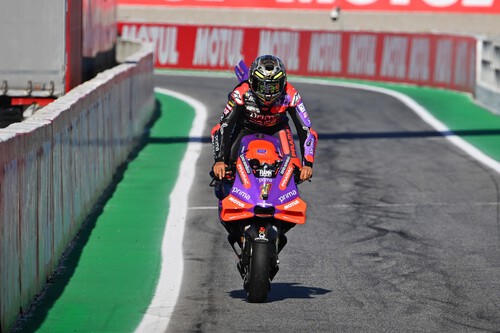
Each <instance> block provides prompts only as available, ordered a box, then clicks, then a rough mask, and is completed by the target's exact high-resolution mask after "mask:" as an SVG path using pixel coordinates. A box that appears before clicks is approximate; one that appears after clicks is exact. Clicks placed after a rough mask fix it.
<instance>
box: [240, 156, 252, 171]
mask: <svg viewBox="0 0 500 333" xmlns="http://www.w3.org/2000/svg"><path fill="white" fill-rule="evenodd" d="M240 159H241V163H243V166H244V167H245V171H246V172H247V174H251V173H252V169H251V168H250V165H249V164H248V161H247V159H246V157H245V154H241V155H240Z"/></svg>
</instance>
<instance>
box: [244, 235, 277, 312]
mask: <svg viewBox="0 0 500 333" xmlns="http://www.w3.org/2000/svg"><path fill="white" fill-rule="evenodd" d="M270 268H271V244H270V243H261V242H252V253H251V257H250V264H249V267H248V274H247V276H246V277H247V279H246V281H245V290H246V291H247V298H248V301H249V302H250V303H263V302H265V301H266V299H267V293H268V292H269V289H270V283H271V282H270V280H269V274H270Z"/></svg>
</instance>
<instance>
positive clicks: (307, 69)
mask: <svg viewBox="0 0 500 333" xmlns="http://www.w3.org/2000/svg"><path fill="white" fill-rule="evenodd" d="M119 31H120V34H121V35H122V36H123V37H125V38H132V39H136V40H140V41H148V42H151V43H153V44H154V45H155V57H156V58H155V66H156V68H170V69H197V70H233V68H234V66H235V65H236V64H237V63H238V62H239V61H240V60H244V61H245V63H246V64H247V65H250V63H251V62H252V61H253V60H254V59H255V57H257V56H258V55H262V54H274V55H277V56H279V57H280V58H281V59H282V60H283V62H284V63H285V66H286V68H287V71H288V73H290V74H297V75H304V76H321V77H337V78H351V79H361V80H373V81H383V82H395V83H411V84H417V85H425V86H433V87H443V88H448V89H454V90H460V91H467V92H473V90H474V84H475V66H476V59H475V54H476V41H475V39H474V38H472V37H463V36H455V35H444V34H408V33H375V32H358V31H355V32H354V31H334V32H325V31H311V30H291V29H273V28H243V27H242V28H236V27H220V26H217V27H213V26H192V25H164V24H144V23H120V24H119Z"/></svg>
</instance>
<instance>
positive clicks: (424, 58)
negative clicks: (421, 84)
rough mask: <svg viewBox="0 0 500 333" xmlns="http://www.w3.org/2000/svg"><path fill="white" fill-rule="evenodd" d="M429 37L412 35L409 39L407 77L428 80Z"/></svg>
mask: <svg viewBox="0 0 500 333" xmlns="http://www.w3.org/2000/svg"><path fill="white" fill-rule="evenodd" d="M430 52H431V39H430V38H428V37H414V38H413V39H412V41H411V50H410V64H409V69H408V79H409V80H413V81H428V80H429V78H430V72H431V70H430V59H431V54H430Z"/></svg>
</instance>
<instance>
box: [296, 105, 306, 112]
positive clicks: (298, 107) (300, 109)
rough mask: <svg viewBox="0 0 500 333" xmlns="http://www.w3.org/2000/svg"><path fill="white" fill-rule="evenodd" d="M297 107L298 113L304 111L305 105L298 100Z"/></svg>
mask: <svg viewBox="0 0 500 333" xmlns="http://www.w3.org/2000/svg"><path fill="white" fill-rule="evenodd" d="M297 109H299V112H300V113H304V112H306V107H305V105H304V103H302V102H300V103H299V104H298V105H297Z"/></svg>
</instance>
